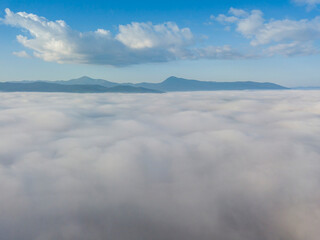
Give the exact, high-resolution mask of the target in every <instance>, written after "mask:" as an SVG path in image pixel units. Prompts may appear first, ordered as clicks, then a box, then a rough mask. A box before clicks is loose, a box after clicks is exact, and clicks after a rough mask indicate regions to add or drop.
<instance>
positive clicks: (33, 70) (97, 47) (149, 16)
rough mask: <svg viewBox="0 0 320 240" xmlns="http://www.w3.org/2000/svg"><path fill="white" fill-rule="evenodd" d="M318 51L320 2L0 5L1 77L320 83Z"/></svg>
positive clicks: (27, 1)
mask: <svg viewBox="0 0 320 240" xmlns="http://www.w3.org/2000/svg"><path fill="white" fill-rule="evenodd" d="M319 47H320V1H319V0H281V1H274V0H271V1H252V0H243V1H232V0H226V1H212V0H211V1H206V0H205V1H191V0H189V1H188V0H185V1H179V0H178V1H166V0H164V1H152V2H150V1H124V0H120V1H112V2H111V1H88V0H77V1H74V0H69V1H62V0H55V1H40V0H33V1H31V0H19V1H18V0H2V1H1V2H0V81H15V80H67V79H71V78H77V77H81V76H83V75H86V76H90V77H93V78H102V79H106V80H109V81H116V82H142V81H148V82H160V81H162V80H164V79H165V78H167V77H169V76H177V77H184V78H190V79H199V80H206V81H259V82H265V81H269V82H274V83H278V84H282V85H285V86H288V87H292V86H320V78H319V76H320V68H319V67H318V66H319V63H320V48H319Z"/></svg>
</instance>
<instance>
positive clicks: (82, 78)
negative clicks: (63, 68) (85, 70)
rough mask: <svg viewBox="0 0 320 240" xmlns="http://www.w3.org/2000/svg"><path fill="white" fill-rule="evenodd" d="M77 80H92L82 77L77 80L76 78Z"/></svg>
mask: <svg viewBox="0 0 320 240" xmlns="http://www.w3.org/2000/svg"><path fill="white" fill-rule="evenodd" d="M76 79H78V80H90V79H92V78H91V77H88V76H82V77H79V78H76Z"/></svg>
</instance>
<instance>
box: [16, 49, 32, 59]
mask: <svg viewBox="0 0 320 240" xmlns="http://www.w3.org/2000/svg"><path fill="white" fill-rule="evenodd" d="M12 54H13V55H16V56H17V57H21V58H29V57H30V55H29V54H28V53H27V52H26V51H20V52H13V53H12Z"/></svg>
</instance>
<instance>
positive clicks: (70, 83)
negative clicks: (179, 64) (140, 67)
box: [0, 76, 288, 93]
mask: <svg viewBox="0 0 320 240" xmlns="http://www.w3.org/2000/svg"><path fill="white" fill-rule="evenodd" d="M282 89H288V88H286V87H283V86H280V85H278V84H274V83H270V82H265V83H261V82H249V81H248V82H209V81H198V80H190V79H184V78H177V77H169V78H167V79H166V80H164V81H163V82H160V83H148V82H143V83H115V82H110V81H107V80H103V79H92V78H90V77H86V76H84V77H81V78H77V79H71V80H67V81H50V82H49V81H20V82H0V91H3V92H74V93H105V92H119V93H161V92H183V91H218V90H282Z"/></svg>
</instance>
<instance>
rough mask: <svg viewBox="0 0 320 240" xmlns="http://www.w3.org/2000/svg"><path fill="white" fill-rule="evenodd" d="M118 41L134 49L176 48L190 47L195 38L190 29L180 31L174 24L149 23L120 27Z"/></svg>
mask: <svg viewBox="0 0 320 240" xmlns="http://www.w3.org/2000/svg"><path fill="white" fill-rule="evenodd" d="M116 39H117V40H119V41H120V42H122V43H123V44H125V45H126V46H128V47H130V48H134V49H142V48H154V47H163V48H171V47H173V48H176V47H177V46H178V47H179V46H183V45H189V44H190V43H191V42H192V41H193V36H192V33H191V31H190V29H189V28H183V29H179V27H178V26H177V25H176V24H175V23H172V22H168V23H165V24H159V25H153V24H152V23H150V22H149V23H131V24H128V25H120V26H119V34H118V35H117V36H116Z"/></svg>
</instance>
